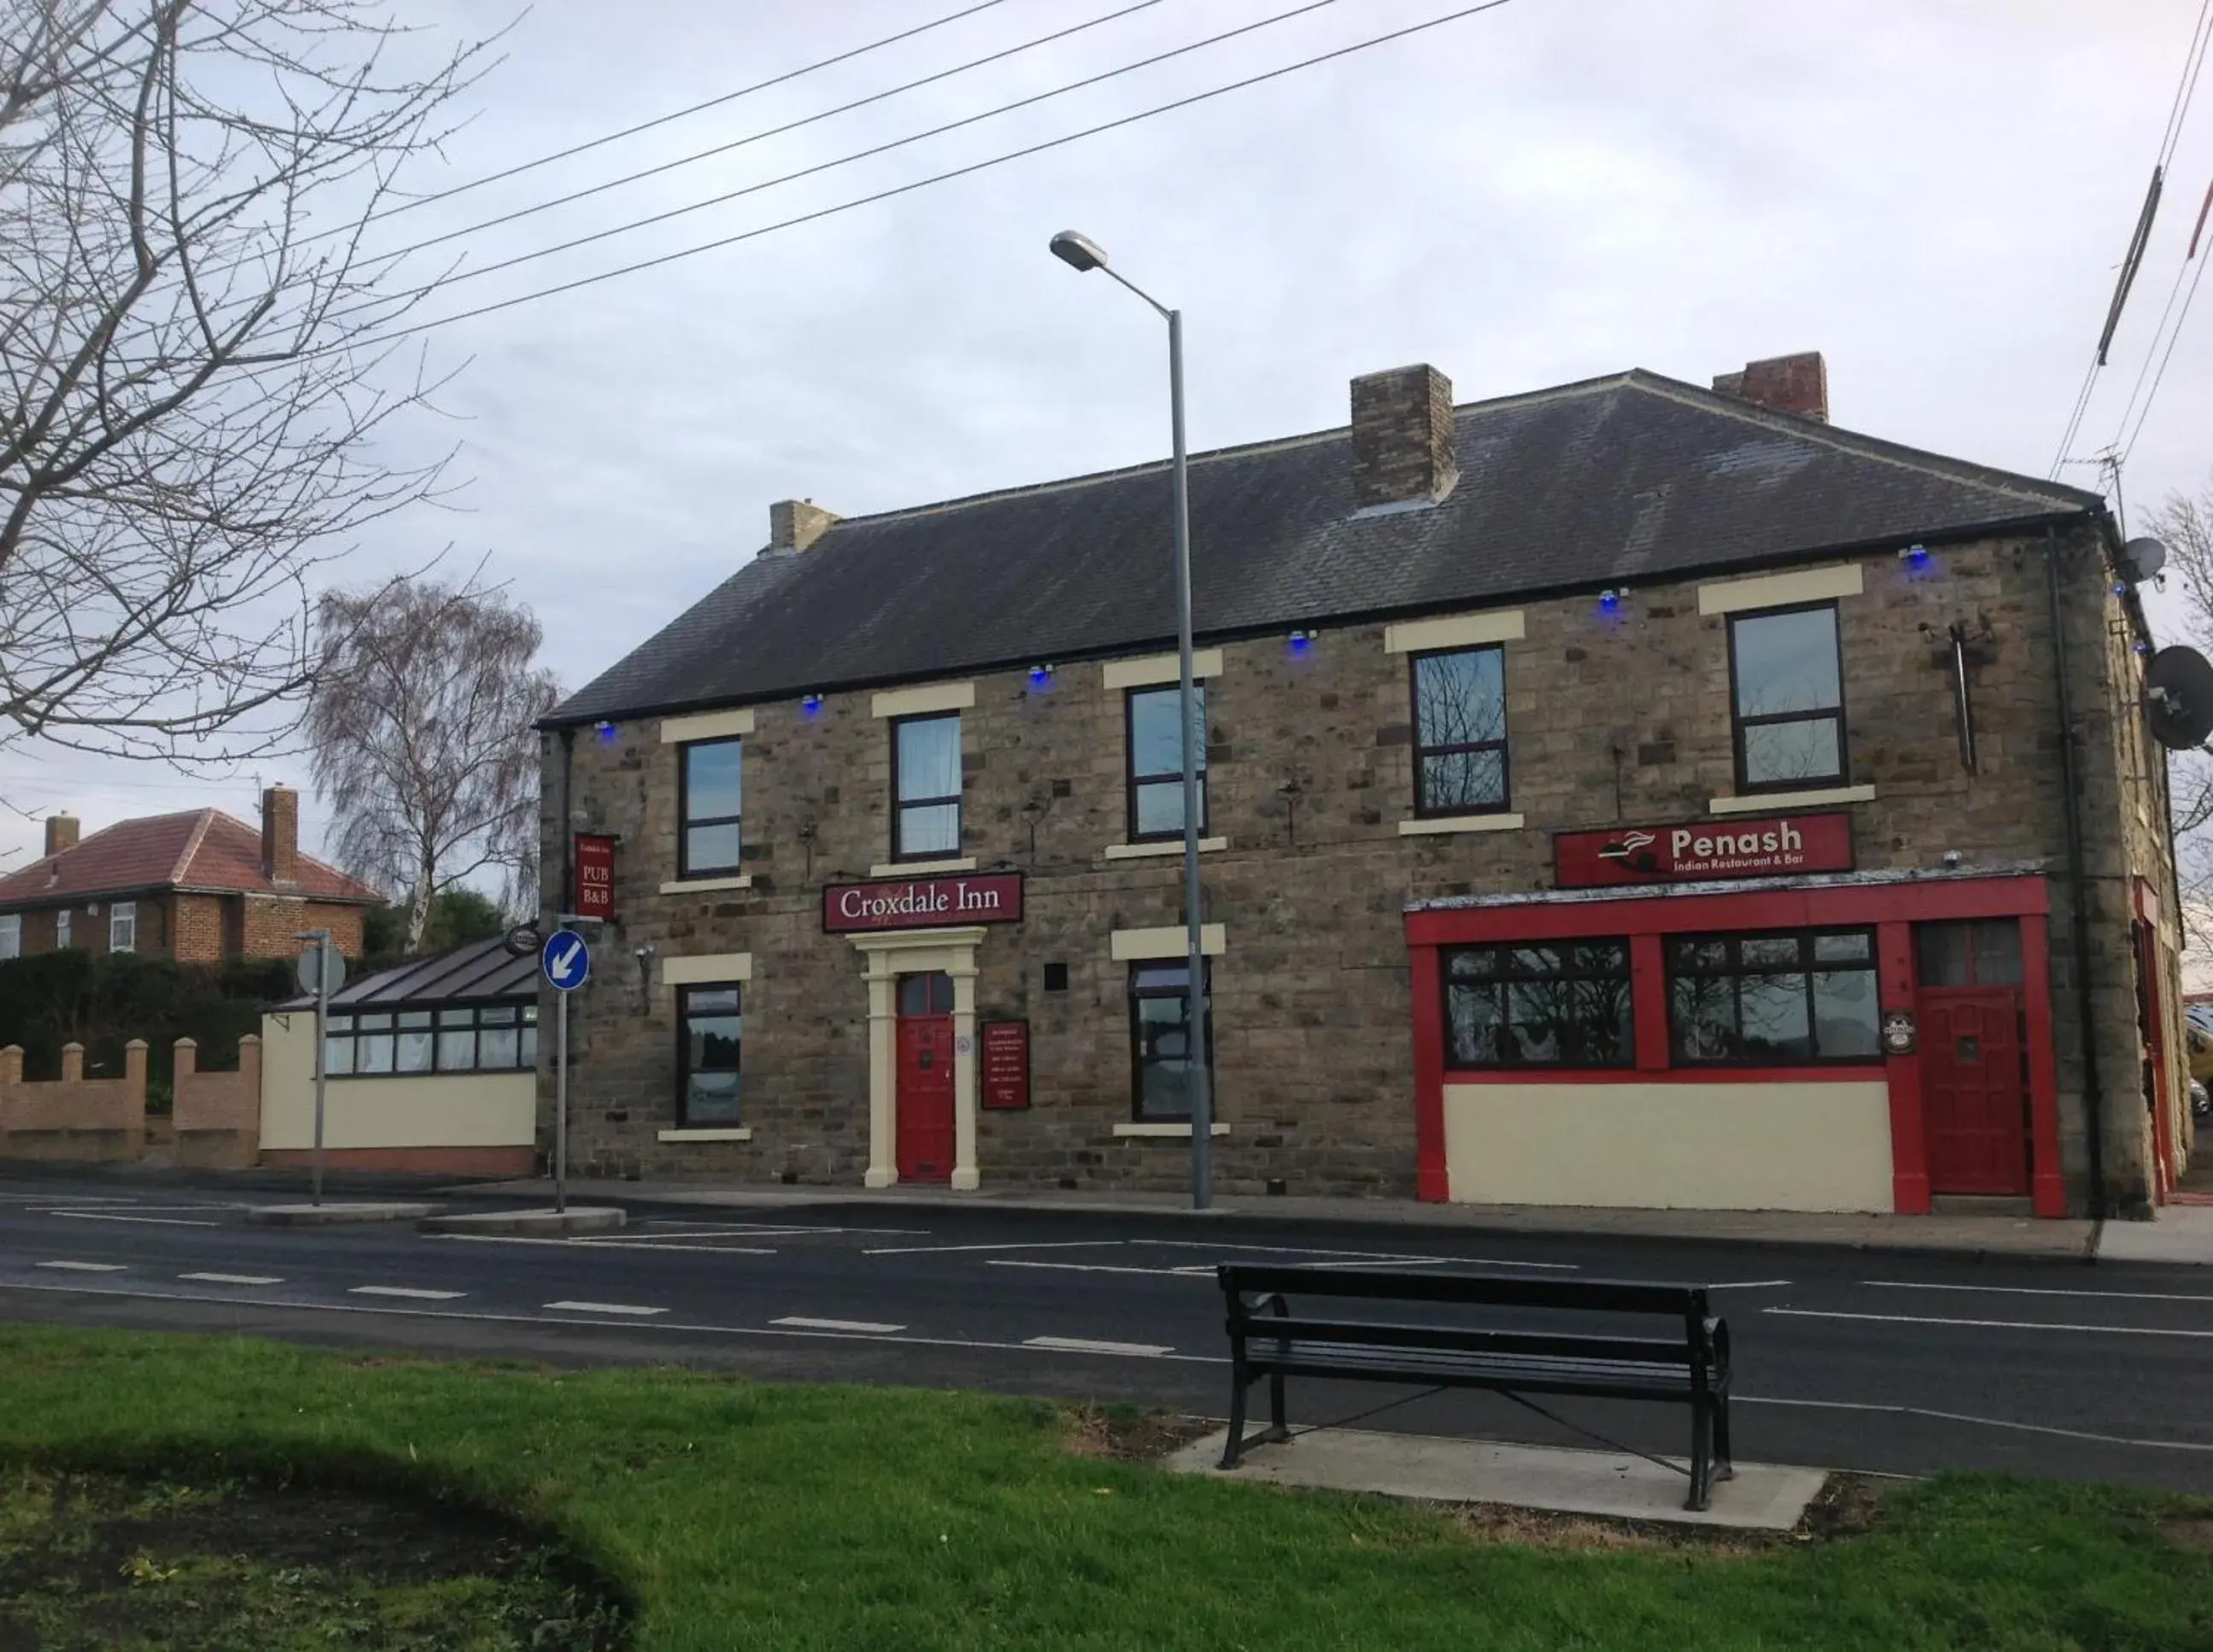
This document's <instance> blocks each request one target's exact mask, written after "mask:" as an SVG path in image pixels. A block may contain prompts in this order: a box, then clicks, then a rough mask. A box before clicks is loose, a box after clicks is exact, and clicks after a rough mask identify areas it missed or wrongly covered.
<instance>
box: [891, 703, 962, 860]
mask: <svg viewBox="0 0 2213 1652" xmlns="http://www.w3.org/2000/svg"><path fill="white" fill-rule="evenodd" d="M892 800H893V814H892V858H893V860H895V861H918V860H935V859H939V858H942V857H943V856H948V855H958V854H959V853H960V713H959V712H958V711H954V712H951V713H948V714H947V715H945V716H928V717H903V718H901V719H900V720H899V722H894V723H893V724H892Z"/></svg>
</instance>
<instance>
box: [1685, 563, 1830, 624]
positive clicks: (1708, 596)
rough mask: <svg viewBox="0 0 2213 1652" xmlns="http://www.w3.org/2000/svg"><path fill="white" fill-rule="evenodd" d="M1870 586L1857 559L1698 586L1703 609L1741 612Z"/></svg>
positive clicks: (1824, 598)
mask: <svg viewBox="0 0 2213 1652" xmlns="http://www.w3.org/2000/svg"><path fill="white" fill-rule="evenodd" d="M1866 588H1867V582H1866V579H1865V576H1864V571H1863V570H1862V568H1861V567H1860V564H1857V563H1856V562H1847V563H1843V564H1838V566H1836V567H1833V568H1799V569H1794V570H1791V571H1790V572H1789V573H1787V574H1754V575H1753V576H1752V577H1751V578H1749V579H1716V580H1712V581H1710V582H1708V583H1706V584H1704V585H1701V586H1699V587H1698V612H1699V613H1743V612H1744V611H1745V610H1746V609H1747V608H1787V607H1789V606H1790V605H1791V604H1792V603H1794V602H1826V601H1827V600H1829V599H1830V598H1832V597H1838V596H1857V595H1858V594H1860V593H1861V592H1862V591H1863V590H1865V589H1866Z"/></svg>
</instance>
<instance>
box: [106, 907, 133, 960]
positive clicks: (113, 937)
mask: <svg viewBox="0 0 2213 1652" xmlns="http://www.w3.org/2000/svg"><path fill="white" fill-rule="evenodd" d="M107 949H108V951H110V952H136V951H137V950H138V903H137V901H135V900H119V901H116V902H114V903H113V905H110V906H109V907H108V909H107Z"/></svg>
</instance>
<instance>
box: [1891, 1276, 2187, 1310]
mask: <svg viewBox="0 0 2213 1652" xmlns="http://www.w3.org/2000/svg"><path fill="white" fill-rule="evenodd" d="M1860 1283H1862V1284H1863V1285H1869V1286H1872V1287H1873V1288H1875V1289H1877V1290H1978V1291H1982V1292H1984V1293H1985V1294H1988V1295H1999V1296H2091V1297H2099V1298H2104V1299H2109V1300H2111V1301H2117V1302H2204V1303H2206V1304H2207V1305H2208V1306H2213V1295H2204V1294H2202V1293H2199V1294H2193V1293H2192V1292H2189V1291H2161V1290H2062V1289H2058V1288H2057V1287H2055V1286H2050V1285H1942V1284H1931V1283H1923V1282H1921V1281H1918V1280H1912V1279H1862V1280H1861V1281H1860Z"/></svg>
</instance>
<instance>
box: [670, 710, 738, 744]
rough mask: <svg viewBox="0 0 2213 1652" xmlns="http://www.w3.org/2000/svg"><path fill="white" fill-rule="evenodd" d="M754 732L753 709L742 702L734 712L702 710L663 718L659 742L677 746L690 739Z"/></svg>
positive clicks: (715, 737) (718, 737) (726, 737)
mask: <svg viewBox="0 0 2213 1652" xmlns="http://www.w3.org/2000/svg"><path fill="white" fill-rule="evenodd" d="M751 733H753V708H752V707H751V706H749V705H741V706H740V707H738V709H737V710H735V711H702V712H700V713H698V715H697V716H688V717H663V718H661V744H662V745H663V746H680V745H682V744H683V743H684V742H685V741H692V740H728V739H729V738H730V737H731V736H732V735H750V734H751Z"/></svg>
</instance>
